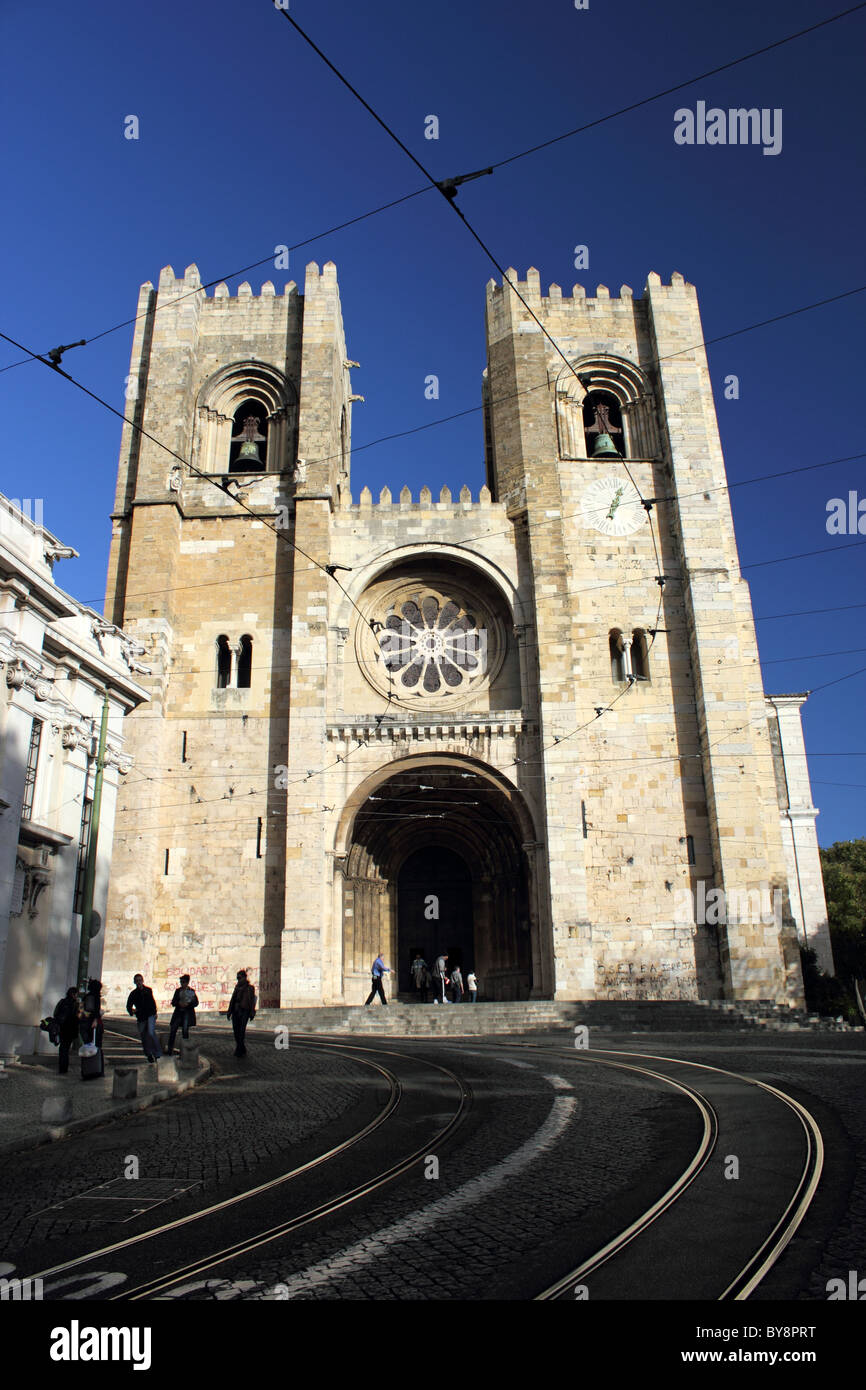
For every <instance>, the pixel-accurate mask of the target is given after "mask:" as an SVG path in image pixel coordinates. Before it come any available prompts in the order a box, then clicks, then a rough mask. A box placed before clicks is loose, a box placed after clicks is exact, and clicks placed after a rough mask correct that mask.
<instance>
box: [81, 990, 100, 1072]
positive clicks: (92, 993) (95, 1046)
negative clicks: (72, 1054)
mask: <svg viewBox="0 0 866 1390" xmlns="http://www.w3.org/2000/svg"><path fill="white" fill-rule="evenodd" d="M79 1032H80V1034H81V1046H80V1047H79V1049H78V1056H79V1058H80V1060H81V1079H82V1081H90V1080H92V1079H93V1078H94V1077H97V1076H104V1075H105V1058H104V1057H103V1055H102V1034H103V1032H104V1028H103V1023H102V981H101V980H88V981H87V992H86V993H85V995H84V998H83V999H82V1001H81V1018H80V1023H79Z"/></svg>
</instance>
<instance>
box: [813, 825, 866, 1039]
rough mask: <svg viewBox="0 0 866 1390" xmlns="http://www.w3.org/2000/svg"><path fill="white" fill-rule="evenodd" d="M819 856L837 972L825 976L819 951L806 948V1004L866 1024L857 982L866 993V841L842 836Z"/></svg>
mask: <svg viewBox="0 0 866 1390" xmlns="http://www.w3.org/2000/svg"><path fill="white" fill-rule="evenodd" d="M820 854H821V869H822V872H823V875H824V894H825V897H826V899H827V918H828V921H829V924H830V940H831V943H832V946H833V961H834V963H835V966H836V974H835V976H834V975H825V974H823V972H822V971H820V970H819V969H818V966H817V964H816V959H815V952H814V951H812V950H804V951H802V952H801V955H802V963H803V983H804V986H805V990H806V1004H807V1007H808V1008H810V1009H813V1010H814V1011H815V1012H817V1013H822V1014H833V1015H834V1016H836V1017H839V1016H841V1017H842V1018H844V1019H845V1020H846V1022H848V1023H861V1024H862V1022H863V1020H862V1018H861V1016H860V1012H859V1010H858V1008H857V1003H856V998H855V995H854V981H855V980H859V981H860V991H861V994H863V995H864V997H866V840H839V841H837V843H836V844H835V845H831V846H830V848H829V849H822V850H821V851H820Z"/></svg>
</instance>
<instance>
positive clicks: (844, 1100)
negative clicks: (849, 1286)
mask: <svg viewBox="0 0 866 1390" xmlns="http://www.w3.org/2000/svg"><path fill="white" fill-rule="evenodd" d="M602 1045H603V1046H607V1044H606V1043H605V1044H602ZM615 1046H616V1047H618V1048H622V1047H633V1048H634V1050H639V1051H641V1052H655V1053H658V1054H665V1055H667V1056H670V1057H688V1058H690V1059H691V1060H693V1061H697V1062H704V1063H706V1064H708V1065H709V1066H717V1067H728V1068H729V1069H730V1070H731V1071H738V1072H742V1073H743V1074H744V1075H746V1076H753V1077H755V1078H757V1079H758V1080H761V1081H767V1082H769V1083H770V1084H772V1085H777V1086H779V1087H781V1089H782V1090H786V1091H789V1092H790V1094H791V1095H793V1096H794V1098H795V1099H797V1100H800V1101H801V1102H802V1103H803V1104H804V1105H805V1106H806V1107H807V1108H808V1109H811V1110H812V1111H813V1113H814V1115H815V1118H816V1119H817V1120H818V1123H819V1126H820V1127H821V1130H822V1132H823V1135H824V1141H825V1145H826V1150H827V1153H826V1165H825V1182H824V1184H823V1189H824V1190H823V1191H822V1190H821V1189H819V1193H818V1197H817V1198H816V1203H815V1205H816V1206H818V1205H819V1204H820V1205H821V1206H822V1207H823V1208H824V1209H825V1210H826V1211H827V1213H828V1215H829V1216H830V1220H831V1224H832V1225H833V1227H834V1229H833V1230H832V1233H831V1234H830V1236H829V1238H827V1239H824V1240H821V1241H818V1242H816V1240H815V1239H813V1237H812V1235H811V1232H810V1226H809V1221H808V1218H807V1221H806V1223H804V1226H803V1228H802V1229H801V1232H800V1233H799V1234H798V1235H797V1236H796V1237H795V1238H794V1241H792V1244H791V1246H790V1247H789V1250H788V1251H786V1252H785V1254H784V1255H783V1257H782V1259H781V1260H780V1261H779V1264H778V1266H777V1268H776V1270H774V1271H771V1273H770V1275H769V1276H768V1278H767V1279H766V1280H765V1281H764V1284H762V1285H761V1286H760V1287H759V1289H758V1290H757V1291H756V1293H755V1294H754V1295H753V1297H755V1298H758V1299H764V1298H773V1297H787V1298H790V1297H794V1298H797V1299H800V1300H812V1299H820V1300H822V1301H823V1300H826V1298H827V1282H828V1280H830V1279H838V1278H843V1279H847V1275H848V1271H849V1270H852V1269H853V1270H858V1271H859V1276H860V1278H863V1277H866V1035H864V1034H863V1033H862V1032H860V1033H844V1034H840V1033H826V1034H821V1033H817V1034H812V1035H810V1036H805V1037H804V1036H802V1035H798V1034H786V1035H779V1034H775V1035H773V1034H770V1035H765V1036H763V1037H760V1038H755V1037H754V1035H752V1034H747V1035H738V1036H737V1037H736V1038H733V1039H731V1038H725V1040H724V1042H721V1041H720V1040H719V1039H714V1038H712V1037H707V1035H706V1034H700V1035H690V1036H688V1037H684V1036H683V1035H681V1034H679V1035H676V1036H672V1035H670V1034H668V1035H667V1036H665V1037H661V1036H653V1037H648V1036H647V1035H646V1034H641V1035H640V1036H639V1037H634V1038H632V1040H631V1042H630V1043H626V1042H624V1040H623V1039H622V1038H621V1037H620V1038H618V1039H617V1041H616V1043H615ZM831 1209H832V1214H831ZM792 1267H793V1268H792ZM789 1274H790V1275H791V1278H789V1277H788V1275H789ZM797 1278H799V1280H800V1287H799V1289H797V1290H796V1291H795V1289H794V1288H793V1286H792V1279H797Z"/></svg>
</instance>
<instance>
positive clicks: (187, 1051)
mask: <svg viewBox="0 0 866 1390" xmlns="http://www.w3.org/2000/svg"><path fill="white" fill-rule="evenodd" d="M198 1066H199V1062H198V1043H194V1042H189V1041H187V1040H186V1039H185V1038H181V1041H180V1069H181V1071H198Z"/></svg>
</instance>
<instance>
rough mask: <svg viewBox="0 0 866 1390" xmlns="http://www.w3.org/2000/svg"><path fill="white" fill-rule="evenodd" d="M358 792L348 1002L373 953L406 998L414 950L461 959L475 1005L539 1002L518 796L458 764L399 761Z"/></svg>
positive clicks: (347, 829)
mask: <svg viewBox="0 0 866 1390" xmlns="http://www.w3.org/2000/svg"><path fill="white" fill-rule="evenodd" d="M477 766H478V765H477V764H476V765H475V767H477ZM364 790H365V793H366V794H364V793H360V792H359V794H358V795H357V797H356V798H355V800H356V805H355V806H350V807H347V812H346V815H345V817H344V834H345V844H346V850H345V860H344V861H343V862H342V867H343V987H344V997H345V998H346V999H347V1000H351V999H354V998H356V997H357V995H358V994H359V992H360V990H361V989H362V988H363V985H364V983H365V982H366V981H367V980H368V979H369V973H370V964H371V962H372V960H373V959H374V957H375V955H376V952H377V950H378V949H379V948H380V947H381V948H382V949H384V950H385V951H386V953H387V954H388V955H389V957H390V959H388V964H389V965H390V966H391V967H392V968H393V970H394V971H395V974H396V977H397V980H396V983H397V985H398V986H399V989H400V992H401V993H403V994H406V995H407V996H408V994H409V990H410V978H409V964H410V961H411V959H412V955H413V954H414V951H415V950H420V951H422V952H423V953H424V955H425V958H426V959H427V960H428V961H430V962H431V963H432V960H433V959H435V954H436V953H437V952H441V951H443V950H444V951H447V952H448V953H449V955H453V956H455V957H457V956H459V957H461V965H462V968H463V972H464V976H465V974H466V972H467V970H469V969H474V970H475V973H476V974H477V976H478V980H479V991H480V992H479V997H480V998H481V999H485V1000H507V999H527V998H529V996H530V994H531V993H532V992H533V990H534V991H535V992H536V993H538V987H539V985H540V977H541V974H542V971H541V969H540V943H539V939H538V936H539V933H538V922H537V915H538V914H537V910H536V907H535V895H534V891H533V889H534V885H533V884H532V881H531V866H530V863H529V860H528V855H527V842H529V843H530V844H532V843H533V842H534V835H533V832H532V827H531V822H530V820H529V816H528V812H527V809H526V807H525V805H524V804H523V802H522V800H521V799H520V795H519V793H518V792H517V790H516V789H515V788H513V787H509V786H508V785H507V784H506V783H505V781H504V779H503V778H502V777H501V775H500V774H494V773H493V772H492V771H489V770H482V769H479V770H477V771H476V770H474V769H473V764H472V763H471V762H470V761H469V760H468V759H460V758H457V757H453V758H452V757H442V758H441V759H438V760H436V761H435V762H427V761H425V760H423V759H414V758H412V759H406V760H405V761H404V762H402V763H398V764H397V765H396V766H394V770H393V771H385V770H383V772H382V773H381V774H379V775H378V776H377V777H375V778H372V779H370V782H369V783H368V784H367V787H366V788H365V789H364ZM338 853H339V849H338ZM339 862H340V861H339V860H338V863H339ZM452 963H454V962H452ZM392 991H393V987H392Z"/></svg>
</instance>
